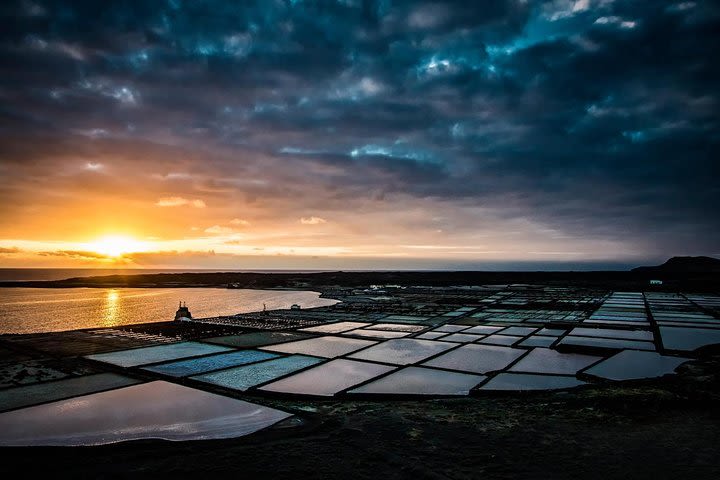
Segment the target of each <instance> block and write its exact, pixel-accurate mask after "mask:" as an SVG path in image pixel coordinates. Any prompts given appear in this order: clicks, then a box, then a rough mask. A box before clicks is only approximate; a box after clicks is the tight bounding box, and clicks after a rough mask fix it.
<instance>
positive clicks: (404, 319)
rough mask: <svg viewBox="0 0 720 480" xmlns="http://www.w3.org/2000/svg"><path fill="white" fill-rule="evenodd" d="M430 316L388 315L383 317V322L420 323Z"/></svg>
mask: <svg viewBox="0 0 720 480" xmlns="http://www.w3.org/2000/svg"><path fill="white" fill-rule="evenodd" d="M428 318H429V317H416V316H414V315H388V316H387V317H385V318H383V319H382V320H383V322H393V323H420V322H424V321H425V320H427V319H428Z"/></svg>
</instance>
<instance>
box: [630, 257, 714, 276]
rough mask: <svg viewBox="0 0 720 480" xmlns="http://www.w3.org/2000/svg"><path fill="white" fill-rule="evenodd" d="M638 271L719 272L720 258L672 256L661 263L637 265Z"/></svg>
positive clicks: (635, 269) (636, 270) (634, 269)
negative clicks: (649, 265)
mask: <svg viewBox="0 0 720 480" xmlns="http://www.w3.org/2000/svg"><path fill="white" fill-rule="evenodd" d="M632 271H633V272H638V273H671V272H672V273H710V272H720V259H717V258H713V257H672V258H671V259H670V260H668V261H667V262H665V263H663V264H662V265H657V266H654V267H637V268H633V269H632Z"/></svg>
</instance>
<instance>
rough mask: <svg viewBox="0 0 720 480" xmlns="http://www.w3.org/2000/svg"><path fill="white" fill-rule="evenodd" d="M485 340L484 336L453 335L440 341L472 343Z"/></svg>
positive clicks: (446, 336)
mask: <svg viewBox="0 0 720 480" xmlns="http://www.w3.org/2000/svg"><path fill="white" fill-rule="evenodd" d="M481 338H483V335H470V334H468V333H451V334H449V335H445V336H444V337H442V338H441V339H440V340H441V341H443V342H454V343H470V342H474V341H476V340H480V339H481Z"/></svg>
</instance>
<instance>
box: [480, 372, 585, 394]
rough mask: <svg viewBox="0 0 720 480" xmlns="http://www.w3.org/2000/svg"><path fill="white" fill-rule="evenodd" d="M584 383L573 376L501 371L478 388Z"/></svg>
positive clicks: (549, 387)
mask: <svg viewBox="0 0 720 480" xmlns="http://www.w3.org/2000/svg"><path fill="white" fill-rule="evenodd" d="M580 385H585V382H583V381H581V380H578V379H577V378H575V377H563V376H559V375H530V374H523V373H501V374H498V375H496V376H494V377H493V378H491V379H490V380H489V381H488V382H487V383H486V384H485V385H483V386H482V387H480V390H496V391H526V390H559V389H563V388H573V387H577V386H580Z"/></svg>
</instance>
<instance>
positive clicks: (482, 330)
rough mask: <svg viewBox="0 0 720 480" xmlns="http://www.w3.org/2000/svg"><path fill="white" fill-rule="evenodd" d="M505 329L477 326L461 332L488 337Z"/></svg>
mask: <svg viewBox="0 0 720 480" xmlns="http://www.w3.org/2000/svg"><path fill="white" fill-rule="evenodd" d="M503 328H505V327H491V326H488V325H478V326H476V327H471V328H468V329H467V330H463V333H472V334H473V335H488V334H490V333H495V332H498V331H500V330H502V329H503Z"/></svg>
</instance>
